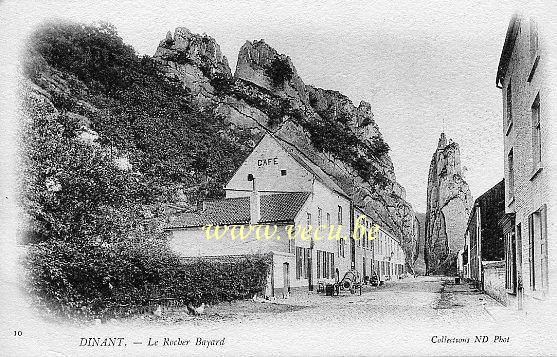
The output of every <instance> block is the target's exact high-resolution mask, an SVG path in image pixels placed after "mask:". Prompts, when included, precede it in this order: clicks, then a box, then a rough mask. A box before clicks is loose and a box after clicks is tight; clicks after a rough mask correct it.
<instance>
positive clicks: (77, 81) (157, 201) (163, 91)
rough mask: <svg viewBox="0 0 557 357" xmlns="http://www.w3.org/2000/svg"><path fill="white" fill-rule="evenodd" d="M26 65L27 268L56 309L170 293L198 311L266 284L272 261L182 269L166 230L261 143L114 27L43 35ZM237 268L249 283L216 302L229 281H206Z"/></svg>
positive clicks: (106, 306)
mask: <svg viewBox="0 0 557 357" xmlns="http://www.w3.org/2000/svg"><path fill="white" fill-rule="evenodd" d="M23 70H24V75H25V79H24V81H23V83H22V113H23V115H22V119H23V121H22V122H23V126H22V133H21V143H22V145H21V152H22V162H21V183H22V185H21V192H22V197H21V201H22V203H23V207H24V210H25V213H26V219H27V221H28V229H27V232H26V234H25V237H24V238H23V241H24V242H27V243H28V249H29V254H28V256H27V260H26V262H25V266H26V267H27V269H28V278H29V285H28V288H29V291H30V292H31V293H32V296H34V297H36V298H37V299H38V300H37V302H38V303H39V304H40V305H42V306H46V307H47V309H45V310H46V311H52V312H55V313H62V314H63V315H64V316H88V317H91V316H100V315H103V314H109V313H111V312H110V311H111V309H112V308H113V307H115V306H121V305H122V304H123V305H127V306H131V305H141V304H145V303H146V301H147V300H148V299H149V298H152V297H153V296H160V295H161V294H162V295H164V294H165V293H166V294H173V296H175V297H178V298H185V299H188V300H189V301H192V302H195V303H198V302H200V301H201V300H203V301H205V302H215V301H219V300H227V299H231V298H239V297H247V296H251V295H252V294H253V293H255V292H257V291H259V290H260V289H261V288H262V284H263V283H262V282H263V280H264V279H263V277H264V276H266V266H267V262H266V260H265V259H261V258H257V257H256V258H254V260H253V261H251V262H250V261H240V262H232V263H230V264H231V265H229V266H228V268H226V269H224V268H218V267H217V266H216V265H214V264H209V263H207V264H196V265H192V264H185V265H184V264H183V263H181V262H180V261H179V260H178V259H177V257H176V256H174V255H173V254H172V253H171V252H169V250H168V249H166V246H165V244H164V239H162V235H161V233H160V228H159V223H160V222H158V221H157V219H158V218H159V217H160V218H161V219H163V218H164V216H165V209H166V208H165V207H166V204H172V203H174V202H177V201H179V200H180V199H181V198H180V197H184V196H187V200H182V201H188V202H196V201H198V200H201V199H204V198H210V197H220V196H222V195H223V189H222V188H223V186H224V184H225V183H226V181H227V180H228V178H229V177H230V175H231V174H232V173H233V170H235V169H236V168H237V167H238V166H239V164H240V163H241V162H242V161H243V160H244V159H245V157H246V155H247V154H248V152H249V149H250V145H252V143H251V141H250V136H249V134H248V133H245V132H243V131H241V130H236V129H234V128H232V127H230V126H229V125H227V124H225V122H224V120H223V119H222V118H221V117H219V116H218V115H215V114H213V113H210V112H203V111H201V110H199V109H198V108H197V107H196V106H195V105H192V103H191V100H190V97H189V91H188V90H187V89H185V88H183V87H182V86H181V85H180V84H179V83H177V82H175V81H172V80H169V79H167V78H166V77H164V76H163V75H161V70H160V65H159V64H158V63H156V62H155V61H153V60H152V59H151V58H150V57H147V56H144V57H139V56H137V55H136V53H135V52H134V50H133V48H131V47H130V46H128V45H126V44H124V43H123V41H122V39H121V38H120V37H118V35H117V33H116V30H115V29H114V27H113V26H111V25H109V24H105V23H97V24H92V25H84V24H76V23H65V22H55V23H48V24H46V25H44V26H42V27H41V28H39V29H38V30H37V31H36V32H35V33H34V34H33V35H32V36H31V38H30V39H29V48H28V51H27V53H26V54H25V56H24V57H23ZM246 266H249V267H252V268H253V269H252V268H250V269H251V270H250V269H246ZM242 267H243V268H242ZM225 270H226V271H230V272H235V273H234V274H235V276H236V277H237V283H238V284H239V285H238V288H237V289H236V288H233V289H229V290H225V289H224V288H223V289H221V290H223V292H221V293H219V294H220V295H219V296H216V295H212V293H211V289H212V288H215V287H216V288H218V286H219V284H218V283H217V282H212V283H211V284H212V287H211V288H210V287H209V286H208V285H207V283H204V282H205V281H207V276H208V275H211V274H212V273H211V272H216V275H215V279H217V280H218V279H219V277H222V276H224V275H223V274H224V273H225ZM238 271H245V273H243V274H249V275H250V276H246V277H245V279H243V277H242V274H240V273H238ZM185 272H187V274H185ZM186 275H187V276H186ZM225 275H226V274H225ZM228 280H230V279H228ZM222 283H223V284H224V283H226V281H224V280H223V282H222ZM227 284H229V285H230V282H228V283H227ZM230 286H232V285H230Z"/></svg>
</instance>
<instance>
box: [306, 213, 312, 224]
mask: <svg viewBox="0 0 557 357" xmlns="http://www.w3.org/2000/svg"><path fill="white" fill-rule="evenodd" d="M307 215H308V222H307V224H308V226H310V225H311V213H309V212H308V214H307Z"/></svg>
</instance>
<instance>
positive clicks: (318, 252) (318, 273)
mask: <svg viewBox="0 0 557 357" xmlns="http://www.w3.org/2000/svg"><path fill="white" fill-rule="evenodd" d="M319 278H321V251H320V250H318V251H317V279H319Z"/></svg>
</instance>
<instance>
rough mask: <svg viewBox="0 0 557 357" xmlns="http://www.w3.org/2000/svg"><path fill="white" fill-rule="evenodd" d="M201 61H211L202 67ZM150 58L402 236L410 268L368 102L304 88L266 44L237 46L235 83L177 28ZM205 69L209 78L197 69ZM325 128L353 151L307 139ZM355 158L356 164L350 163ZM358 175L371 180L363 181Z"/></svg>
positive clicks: (396, 198) (406, 232)
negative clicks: (287, 147) (301, 159)
mask: <svg viewBox="0 0 557 357" xmlns="http://www.w3.org/2000/svg"><path fill="white" fill-rule="evenodd" d="M181 38H183V40H181ZM203 38H206V40H203ZM203 41H206V43H207V44H205V43H204V42H203ZM209 44H210V45H209ZM207 52H209V54H211V56H209V55H208V54H207ZM203 54H205V55H207V56H208V57H209V58H210V61H206V60H205V61H203V60H201V58H203ZM155 59H157V60H159V61H160V62H161V63H163V64H164V65H166V67H167V69H166V71H167V75H168V76H169V77H173V78H177V79H179V80H181V82H182V83H183V85H184V86H185V87H187V88H190V90H191V92H192V96H193V97H194V98H196V99H197V101H198V103H200V104H201V105H202V106H203V105H205V106H206V107H210V108H211V109H212V110H215V111H216V112H217V113H219V114H221V115H222V116H223V117H224V118H226V120H228V121H229V122H230V123H231V124H233V125H235V126H238V127H242V128H245V129H250V130H251V133H252V137H253V138H254V142H257V139H258V138H259V137H261V136H263V135H264V134H265V133H267V132H272V133H274V135H275V136H277V137H279V138H281V139H282V140H284V141H285V142H287V143H289V144H291V145H292V146H294V147H295V148H296V149H298V150H299V151H301V152H302V153H303V154H304V155H305V156H306V157H307V158H308V159H309V160H311V161H312V162H314V163H315V164H317V165H319V167H320V168H321V169H322V170H323V171H325V172H326V173H328V174H329V175H330V176H331V177H333V179H334V180H335V182H336V183H337V184H338V185H339V186H340V187H342V189H343V190H345V191H346V192H347V193H348V194H349V195H351V196H352V198H353V199H354V202H355V204H356V205H357V206H359V207H361V208H362V209H363V210H364V212H365V213H366V214H367V215H368V216H369V217H371V218H372V219H373V220H374V221H375V222H377V223H379V224H380V225H382V226H385V227H386V228H388V230H390V231H392V232H393V233H395V234H397V235H399V236H401V237H402V239H403V246H404V248H405V250H406V252H407V256H408V264H409V265H413V264H414V261H415V256H416V254H413V251H415V250H416V244H417V239H416V236H415V235H414V234H413V228H412V226H413V217H414V215H413V210H412V206H411V205H410V204H409V203H408V202H406V201H405V195H406V193H405V191H404V188H403V187H402V186H401V185H400V184H398V183H397V182H396V176H395V172H394V166H393V164H392V161H391V159H390V157H389V155H388V154H387V153H386V152H387V150H384V151H380V150H379V151H378V150H375V151H374V149H376V148H377V147H378V146H381V145H383V140H382V136H381V133H380V131H379V127H378V126H377V124H376V123H375V120H374V117H373V112H372V108H371V105H370V104H369V103H366V102H363V101H362V102H360V104H359V105H358V106H355V105H354V104H353V103H352V101H350V99H349V98H348V97H346V96H344V95H342V94H341V93H339V92H336V91H332V90H327V89H321V88H316V87H313V86H310V85H306V84H305V83H304V82H303V80H302V79H301V78H300V76H299V75H298V73H297V71H296V68H295V66H294V64H293V63H292V61H291V59H290V58H289V57H288V56H286V55H283V54H279V53H277V51H276V50H275V49H273V48H272V47H271V46H269V45H268V44H267V43H266V42H265V41H264V40H260V41H253V42H250V41H247V42H246V43H245V44H244V45H243V46H242V47H241V49H240V51H239V54H238V61H237V65H236V70H235V73H234V75H233V76H231V75H230V73H229V70H228V69H227V68H228V67H227V65H225V63H226V61H225V57H224V56H222V55H221V54H220V50H219V49H218V45H217V44H216V43H215V42H214V40H213V39H212V38H210V37H208V36H204V37H201V36H199V35H194V34H191V32H189V31H187V30H186V29H183V28H180V29H177V30H176V32H175V34H174V37H172V36H168V35H167V39H165V40H163V41H161V44H160V45H159V48H158V49H157V51H156V53H155ZM177 59H180V61H177ZM276 59H278V60H280V61H282V62H283V64H284V63H286V64H287V66H288V67H289V69H290V70H289V71H288V72H290V74H291V75H289V76H288V77H287V78H285V80H284V81H283V82H282V83H276V81H273V80H272V79H271V77H270V76H269V70H270V68H271V66H272V64H273V61H275V60H276ZM206 63H209V68H210V69H211V71H208V70H202V66H204V65H205V64H206ZM329 125H334V126H336V128H337V129H338V128H341V129H342V130H343V131H344V133H345V134H346V137H344V136H343V137H340V141H343V140H344V141H346V140H349V138H348V137H350V138H351V139H350V140H352V141H353V142H352V141H351V143H350V149H351V150H354V151H351V152H350V153H349V154H347V153H344V152H341V151H336V152H335V151H334V150H333V149H334V148H331V147H323V144H321V145H319V144H318V143H317V142H316V139H318V138H319V135H317V134H316V133H315V132H313V136H312V132H311V130H312V128H313V129H315V128H318V129H319V130H323V131H335V132H336V130H337V129H333V128H329V127H328V126H329ZM339 134H340V132H339ZM355 156H358V158H360V161H358V162H354V157H355ZM356 166H358V167H356ZM362 171H368V172H371V173H372V175H371V176H370V177H366V175H362Z"/></svg>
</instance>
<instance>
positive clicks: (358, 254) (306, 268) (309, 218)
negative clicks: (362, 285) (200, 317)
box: [166, 134, 405, 297]
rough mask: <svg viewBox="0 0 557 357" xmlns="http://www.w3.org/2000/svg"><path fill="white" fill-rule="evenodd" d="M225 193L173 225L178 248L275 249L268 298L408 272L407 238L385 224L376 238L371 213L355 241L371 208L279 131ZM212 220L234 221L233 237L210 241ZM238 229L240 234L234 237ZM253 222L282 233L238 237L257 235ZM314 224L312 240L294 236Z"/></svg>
mask: <svg viewBox="0 0 557 357" xmlns="http://www.w3.org/2000/svg"><path fill="white" fill-rule="evenodd" d="M225 191H226V198H225V199H221V200H214V201H206V202H204V203H203V208H202V209H201V210H199V211H197V212H192V213H182V214H180V215H178V216H177V217H176V218H175V219H174V221H173V222H172V223H171V224H170V225H169V226H168V227H167V228H166V230H167V232H169V235H170V239H169V241H170V245H171V247H172V249H173V250H174V251H175V252H177V253H178V254H179V255H181V256H183V257H224V256H242V255H249V254H257V253H262V254H270V255H271V256H272V267H271V272H270V275H269V277H268V284H267V289H266V292H265V295H267V296H274V297H288V296H289V294H290V292H291V291H292V290H294V289H298V290H306V291H307V290H310V291H311V290H314V287H315V286H317V285H318V284H320V283H323V284H326V283H333V282H335V281H336V280H337V279H339V278H342V277H343V276H344V274H345V273H346V272H348V271H349V270H350V269H352V268H354V269H356V270H358V271H359V272H360V273H361V274H362V276H370V275H371V272H372V270H373V271H376V273H377V274H378V275H379V277H380V279H381V280H382V281H384V280H387V279H389V278H391V277H400V276H402V275H403V274H404V272H405V269H404V261H405V256H404V251H403V249H402V247H401V244H400V240H399V239H397V238H395V236H394V235H393V234H392V233H390V232H388V231H387V230H385V228H384V227H380V229H379V230H378V234H376V235H375V237H376V239H372V238H371V237H370V235H369V229H370V228H371V227H372V225H373V224H374V222H372V221H371V220H370V219H369V218H366V219H363V220H360V224H361V225H363V226H365V227H366V229H367V231H366V234H365V235H364V236H363V237H362V239H357V240H355V239H351V238H352V233H353V227H354V224H355V222H356V220H357V219H358V217H360V215H362V214H363V211H362V210H361V209H358V208H355V207H354V205H353V202H352V201H351V199H350V197H349V196H348V195H347V194H346V193H345V192H344V191H343V190H342V189H341V188H340V187H339V186H338V185H337V184H336V183H335V182H334V181H333V180H332V179H331V177H330V176H329V175H327V174H326V173H325V172H323V170H322V169H321V168H320V167H319V166H317V165H315V164H314V163H313V162H311V161H310V160H309V159H308V158H307V157H305V156H304V154H303V153H302V152H300V151H299V150H298V149H297V148H295V147H294V146H293V145H291V144H289V143H287V142H285V141H283V140H281V139H280V138H277V137H275V136H273V135H272V134H267V135H265V136H264V137H263V138H262V139H261V141H260V142H259V143H258V144H257V145H256V147H255V148H254V150H253V151H252V153H251V154H250V155H249V156H248V157H247V158H246V160H245V161H244V163H243V164H242V165H241V166H240V167H239V168H238V170H237V171H236V172H235V173H234V175H233V176H232V178H231V179H230V181H229V182H228V183H227V185H226V187H225ZM208 225H212V226H217V225H218V226H221V227H224V226H225V225H226V226H228V227H229V228H228V235H226V234H225V235H224V236H223V238H221V239H207V237H206V231H205V230H204V227H207V226H208ZM232 226H235V228H234V231H235V234H236V236H237V237H236V239H231V238H232V237H231V235H230V234H231V229H232ZM249 226H255V227H257V226H261V227H262V228H261V231H264V230H265V227H270V228H268V229H269V230H270V231H274V227H276V231H274V232H275V233H274V235H273V237H274V238H273V239H257V237H256V236H255V235H254V234H252V235H251V236H250V237H249V238H246V239H240V238H238V236H239V233H240V230H241V229H243V230H244V233H245V232H249ZM309 226H311V227H312V231H311V234H310V235H309V237H306V239H303V238H302V237H301V236H300V235H299V234H297V235H296V236H295V239H288V237H289V236H291V233H292V232H293V231H295V232H300V230H304V229H305V227H309ZM317 228H319V233H316V229H317ZM221 232H222V229H221ZM279 237H280V239H279ZM374 251H375V252H377V254H375V255H374V253H373V252H374Z"/></svg>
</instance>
